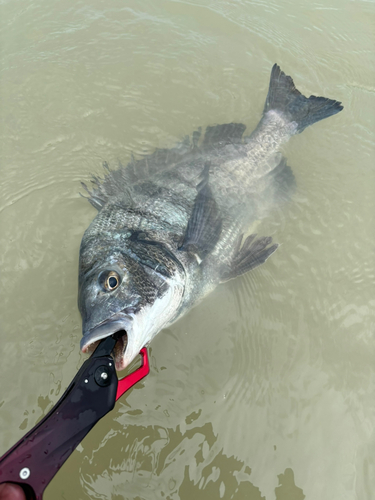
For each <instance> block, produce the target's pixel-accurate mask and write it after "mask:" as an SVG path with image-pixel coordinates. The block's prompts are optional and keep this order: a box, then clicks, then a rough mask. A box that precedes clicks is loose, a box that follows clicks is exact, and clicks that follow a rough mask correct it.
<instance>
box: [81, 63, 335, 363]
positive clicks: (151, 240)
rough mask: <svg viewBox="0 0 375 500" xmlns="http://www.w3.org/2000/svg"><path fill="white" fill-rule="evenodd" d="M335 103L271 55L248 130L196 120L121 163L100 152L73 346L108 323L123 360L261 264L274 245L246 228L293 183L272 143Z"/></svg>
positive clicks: (94, 337)
mask: <svg viewBox="0 0 375 500" xmlns="http://www.w3.org/2000/svg"><path fill="white" fill-rule="evenodd" d="M342 109H343V106H342V104H341V102H339V101H336V100H334V99H328V98H325V97H317V96H314V95H311V96H310V97H308V98H307V97H305V96H304V95H303V94H301V92H299V90H297V88H296V87H295V85H294V82H293V80H292V78H291V77H290V76H287V75H286V74H285V73H284V72H283V71H282V70H281V69H280V67H279V66H278V65H277V64H275V65H274V66H273V68H272V71H271V77H270V84H269V89H268V94H267V97H266V102H265V105H264V109H263V114H262V117H261V119H260V121H259V123H258V125H257V127H256V128H255V130H254V131H253V132H252V133H251V134H250V135H248V136H246V135H244V133H245V130H246V126H245V125H243V124H241V123H226V124H220V125H214V126H208V127H207V128H206V129H205V132H204V134H202V129H201V128H199V129H197V130H196V131H194V132H193V133H192V135H191V136H188V137H186V138H185V139H184V140H183V141H181V142H180V143H178V144H177V145H176V146H175V147H172V148H169V149H167V148H165V149H156V150H155V151H154V152H153V153H152V154H149V155H145V156H144V157H141V158H138V159H135V158H132V160H131V161H130V162H129V163H128V164H127V165H126V166H123V165H121V164H120V165H119V167H118V168H117V169H114V170H112V169H110V168H109V166H108V164H104V167H105V175H104V176H103V177H97V176H96V177H93V178H92V185H91V186H90V187H88V186H87V185H86V184H85V183H82V185H83V188H84V189H85V190H86V192H87V194H86V196H85V197H86V198H88V201H89V202H90V203H91V205H93V207H94V208H95V209H97V211H98V213H97V215H96V217H95V218H94V219H93V221H92V222H91V224H90V225H89V227H88V228H87V229H86V231H85V233H84V235H83V238H82V241H81V246H80V256H79V285H78V287H79V291H78V307H79V310H80V313H81V316H82V335H83V336H82V339H81V344H80V347H81V350H82V352H92V350H93V349H94V348H95V346H96V345H97V344H98V342H99V341H100V340H101V339H103V338H105V337H107V336H110V335H114V334H116V336H117V337H116V338H117V339H118V340H117V342H116V346H115V348H114V352H113V356H114V360H115V366H116V369H117V370H122V369H124V368H126V367H127V366H128V365H129V364H130V363H131V362H132V361H133V359H134V358H135V357H136V356H137V355H138V353H139V352H140V350H141V349H142V348H143V347H144V346H147V345H148V344H149V343H150V342H151V340H152V339H153V338H154V337H155V336H156V335H157V334H158V333H159V332H160V331H161V330H162V329H163V328H166V327H168V326H169V325H171V324H172V323H174V322H175V321H177V320H178V319H179V318H181V317H182V316H183V315H184V314H185V313H186V312H187V311H189V310H190V309H191V308H192V307H193V306H195V305H196V304H197V303H199V302H200V301H201V300H202V299H203V298H204V297H205V296H206V295H207V294H209V293H210V292H211V291H212V290H214V289H215V288H216V287H217V286H218V285H219V284H220V283H224V282H226V281H228V280H231V279H234V278H237V277H238V276H241V275H243V274H245V273H247V272H249V271H251V270H252V269H254V268H255V267H257V266H259V265H261V264H263V263H264V262H265V261H266V260H267V259H268V257H270V255H271V254H272V253H273V252H275V250H276V249H277V247H278V245H277V244H276V243H273V241H272V238H271V237H270V236H257V235H256V234H248V233H249V232H250V230H249V228H251V225H252V224H253V223H254V221H258V220H261V219H262V218H264V217H265V216H266V215H267V214H268V213H270V211H271V210H272V209H274V208H275V207H277V206H280V204H282V203H285V202H286V201H287V200H289V199H290V197H291V195H292V193H293V191H294V189H295V179H294V175H293V173H292V170H291V168H290V167H289V166H288V165H287V162H286V160H285V158H284V157H283V155H282V153H281V152H280V149H281V147H282V145H283V144H284V143H286V142H287V141H288V140H289V139H290V138H291V137H292V136H294V135H296V134H299V133H301V132H302V131H303V130H304V129H305V128H306V127H308V126H309V125H312V124H313V123H315V122H318V121H320V120H323V119H325V118H328V117H329V116H332V115H335V114H336V113H339V112H340V111H341V110H342Z"/></svg>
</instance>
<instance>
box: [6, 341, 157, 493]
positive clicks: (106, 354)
mask: <svg viewBox="0 0 375 500" xmlns="http://www.w3.org/2000/svg"><path fill="white" fill-rule="evenodd" d="M116 340H117V339H116V337H114V336H111V337H107V338H106V339H104V340H102V341H101V342H100V344H99V345H98V346H97V348H96V349H95V351H94V353H93V354H92V356H91V357H90V358H89V359H87V360H86V361H85V362H84V363H83V365H82V366H81V368H80V370H79V371H78V373H77V374H76V376H75V377H74V379H73V380H72V382H71V383H70V385H69V387H68V388H67V389H66V391H65V393H64V394H63V395H62V396H61V398H60V399H59V401H58V402H57V403H56V404H55V406H54V407H53V408H52V409H51V410H50V411H49V413H48V414H47V415H46V416H45V417H44V418H43V419H42V420H41V421H40V422H39V423H37V424H36V425H35V427H33V428H32V429H31V430H30V431H29V432H28V433H27V434H25V435H24V436H23V437H22V438H21V439H20V440H19V441H18V443H16V444H15V445H14V446H13V447H12V448H11V449H10V450H8V451H7V452H6V453H5V454H4V455H3V456H2V457H1V458H0V484H2V483H16V484H18V485H20V486H21V487H22V488H23V490H24V492H25V494H26V498H27V500H41V499H42V498H43V492H44V490H45V489H46V487H47V485H48V484H49V483H50V481H51V480H52V479H53V477H54V476H55V474H56V473H57V472H58V470H59V469H60V467H61V466H62V465H63V464H64V462H65V461H66V460H67V458H69V456H70V455H71V454H72V453H73V451H74V450H75V448H76V447H77V446H78V444H79V443H80V442H81V441H82V439H83V438H84V437H85V436H86V434H87V433H88V432H89V431H90V430H91V429H92V428H93V427H94V425H95V424H96V423H97V422H98V421H99V420H100V419H101V418H102V417H104V415H106V414H107V413H108V412H110V411H111V410H112V409H113V407H114V405H115V402H116V401H117V400H118V399H119V398H120V397H121V396H122V395H123V394H124V393H125V392H126V391H128V390H129V389H130V388H131V387H133V385H135V384H136V383H137V382H139V381H140V380H141V379H143V378H144V377H145V376H146V375H147V374H148V373H149V372H150V366H149V361H148V356H147V349H146V348H143V349H142V350H141V352H140V355H141V358H142V359H141V366H140V367H139V368H137V369H136V370H135V371H134V372H132V373H130V374H129V375H127V376H125V377H124V378H122V379H120V380H118V378H117V374H116V369H115V362H114V360H113V358H112V357H111V352H112V350H113V349H114V347H115V344H116Z"/></svg>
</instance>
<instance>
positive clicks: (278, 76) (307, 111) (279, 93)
mask: <svg viewBox="0 0 375 500" xmlns="http://www.w3.org/2000/svg"><path fill="white" fill-rule="evenodd" d="M342 109H343V106H342V105H341V102H339V101H335V100H334V99H327V98H326V97H317V96H315V95H311V96H310V97H305V96H304V95H302V94H301V92H300V91H299V90H297V89H296V87H295V85H294V82H293V80H292V78H291V77H290V76H287V75H286V74H285V73H284V72H283V71H281V69H280V67H279V66H278V65H277V64H274V66H273V68H272V71H271V79H270V86H269V90H268V95H267V99H266V103H265V106H264V111H263V113H264V114H265V113H267V112H268V111H271V110H274V111H280V112H282V113H283V115H284V116H286V117H287V119H288V120H290V121H291V122H295V123H296V124H297V129H296V133H299V132H302V131H303V130H304V129H305V128H306V127H308V126H309V125H312V124H313V123H315V122H318V121H319V120H323V119H324V118H328V117H329V116H331V115H335V114H336V113H339V112H340V111H341V110H342Z"/></svg>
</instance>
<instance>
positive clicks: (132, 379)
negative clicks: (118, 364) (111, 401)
mask: <svg viewBox="0 0 375 500" xmlns="http://www.w3.org/2000/svg"><path fill="white" fill-rule="evenodd" d="M139 354H140V355H141V356H142V364H141V366H140V367H139V368H138V369H137V370H135V372H133V373H130V374H129V375H126V376H125V377H124V378H122V379H121V380H119V381H118V384H117V392H116V401H117V400H118V399H119V398H121V396H122V395H123V394H124V392H126V391H127V390H129V389H130V387H133V385H135V384H136V383H137V382H139V381H140V380H142V379H143V378H144V377H145V376H146V375H148V374H149V373H150V364H149V361H148V356H147V349H146V347H144V348H143V349H142V350H141V352H140V353H139Z"/></svg>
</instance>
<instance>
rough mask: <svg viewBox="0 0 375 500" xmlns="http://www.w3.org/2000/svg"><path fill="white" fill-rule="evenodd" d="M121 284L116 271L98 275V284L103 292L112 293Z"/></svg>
mask: <svg viewBox="0 0 375 500" xmlns="http://www.w3.org/2000/svg"><path fill="white" fill-rule="evenodd" d="M120 283H121V279H120V276H119V275H118V273H116V271H104V272H103V273H100V275H99V284H100V285H101V287H102V288H103V290H104V291H105V292H112V291H113V290H116V288H118V287H119V285H120Z"/></svg>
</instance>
